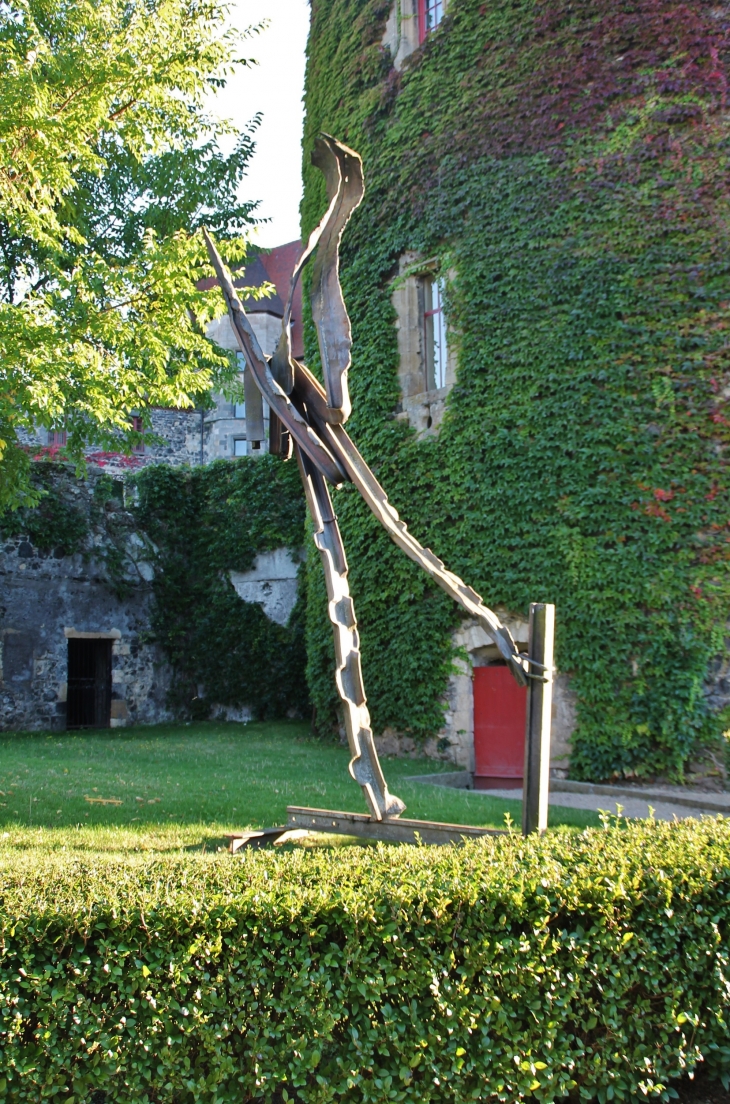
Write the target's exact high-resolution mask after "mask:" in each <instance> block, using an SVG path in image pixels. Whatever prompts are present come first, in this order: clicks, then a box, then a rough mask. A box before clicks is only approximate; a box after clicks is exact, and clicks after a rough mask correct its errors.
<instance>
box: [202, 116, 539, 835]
mask: <svg viewBox="0 0 730 1104" xmlns="http://www.w3.org/2000/svg"><path fill="white" fill-rule="evenodd" d="M312 162H313V164H314V165H316V166H317V167H318V168H319V169H321V171H322V172H323V173H324V176H325V180H326V184H327V198H328V201H329V207H328V209H327V212H326V214H325V216H324V218H323V219H322V221H321V222H320V224H319V226H318V227H317V228H316V230H314V231H313V233H312V234H311V236H310V238H309V242H308V244H307V248H306V249H305V251H304V253H303V254H302V257H301V259H300V261H299V263H298V265H297V267H296V269H295V271H294V272H293V274H292V277H291V287H290V292H289V299H288V302H287V305H286V310H285V312H284V318H283V322H282V334H281V339H280V341H279V345H278V347H277V349H276V352H275V353H274V355H273V357H271V359H270V360H268V361H267V359H266V357H265V356H264V354H263V353H262V351H261V347H260V346H259V343H258V341H257V340H256V337H255V335H254V332H253V330H252V329H251V326H250V323H249V321H248V319H247V317H246V313H245V311H244V310H243V308H242V306H241V303H240V301H239V299H238V296H237V295H236V292H235V289H234V286H233V281H232V279H231V276H230V273H229V272H228V270H227V269H226V267H225V265H224V264H223V262H222V260H221V258H220V256H219V254H218V252H217V250H216V248H215V245H214V244H213V242H212V240H211V238H210V236H209V235H208V234H207V233H206V242H207V246H208V251H209V254H210V258H211V261H212V264H213V267H214V269H215V271H216V274H217V276H218V280H219V282H220V286H221V289H222V291H223V295H224V297H225V300H226V303H227V305H228V311H229V315H230V320H231V325H232V327H233V331H234V333H235V335H236V338H237V340H238V343H239V345H240V347H241V351H242V352H243V355H244V357H245V361H246V366H247V368H248V369H249V371H250V374H251V378H252V380H253V381H255V384H256V387H257V388H258V391H259V392H260V393H261V395H262V396H263V398H265V399H266V401H267V403H268V404H269V407H270V409H271V414H272V415H273V416H274V417H275V418H277V419H278V421H279V423H280V425H281V427H283V430H284V431H285V433H288V435H289V438H290V439H291V443H292V446H293V451H294V455H295V456H296V459H297V463H298V465H299V471H300V474H301V477H302V482H303V484H304V490H305V494H306V498H307V505H308V507H309V511H310V514H311V516H312V520H313V522H314V540H315V544H316V546H317V548H318V549H319V553H320V556H321V559H322V564H323V567H324V574H325V579H326V583H327V595H328V599H329V617H330V620H331V622H332V627H333V629H334V636H335V652H336V657H337V669H336V674H335V678H336V682H337V689H338V691H339V694H340V697H341V699H342V703H343V706H344V712H345V726H346V730H347V739H348V742H349V746H350V751H351V753H352V759H351V761H350V773H351V775H352V777H353V778H354V779H355V781H356V782H358V783H359V784H360V786H361V787H362V789H363V793H364V795H365V799H366V801H367V804H368V807H369V809H370V816H371V818H372V819H373V820H375V821H387V820H388V819H391V818H395V817H398V816H399V815H400V814H401V813H402V812H403V811H404V809H405V805H404V803H403V802H402V801H401V800H400V799H399V798H398V797H395V796H394V795H393V794H391V793H389V791H388V787H387V785H386V782H385V778H384V777H383V772H382V769H381V766H380V762H379V760H378V754H377V751H376V748H375V743H374V741H373V734H372V731H371V728H370V717H369V714H368V709H367V704H366V698H365V691H364V688H363V680H362V670H361V665H360V648H359V637H358V632H357V622H356V620H355V610H354V606H353V602H352V598H351V597H350V591H349V587H348V583H347V560H346V558H345V549H344V545H343V543H342V537H341V535H340V530H339V526H338V524H337V518H336V516H335V513H334V511H333V508H332V501H331V499H330V495H329V491H328V489H327V483H328V482H329V483H332V484H333V485H334V486H340V485H342V484H343V483H345V482H352V483H354V485H355V486H356V487H357V489H358V491H359V492H360V494H361V495H362V497H363V499H364V500H365V502H366V503H367V505H368V506H369V508H370V509H371V510H372V512H373V514H374V515H375V517H376V518H377V520H378V521H379V522H380V524H381V525H382V526H383V528H384V529H385V530H386V532H387V533H388V535H389V536H390V537H391V539H392V540H393V541H394V542H395V543H396V544H397V545H398V547H399V548H401V549H402V550H403V551H404V552H405V554H406V555H407V556H409V557H410V559H412V560H413V561H414V562H415V563H417V564H418V565H419V566H420V567H422V568H423V570H424V571H425V572H426V573H427V574H428V575H430V576H431V578H432V579H433V580H434V582H436V583H437V584H438V585H439V586H440V587H441V588H442V589H443V590H445V591H446V593H447V594H449V595H450V596H451V597H452V598H453V599H454V601H456V602H458V603H459V605H460V606H461V607H462V608H463V609H464V610H466V612H467V613H469V614H471V616H472V617H474V618H476V619H477V621H478V622H479V623H480V624H481V625H482V626H483V628H485V629H486V630H487V631H488V632H489V633H490V635H491V636H492V637H493V638H494V640H495V641H496V644H497V647H498V648H499V651H500V652H501V654H502V656H503V657H504V659H505V660H506V662H507V664H508V665H509V667H510V670H511V672H512V674H513V675H514V677H515V679H516V680H517V681H518V683H519V684H520V685H522V686H524V685H526V684H527V680H528V679H530V678H537V679H539V680H540V681H541V682H545V681H547V680H546V679H545V678H543V675H542V672H540V673H538V674H537V675H534V674H532V673H531V672H530V670H529V668H530V666H533V667H534V666H536V667H538V668H539V667H540V666H541V665H540V664H536V662H535V660H533V659H530V658H529V657H528V656H526V655H522V654H520V653H518V651H517V648H516V646H515V642H514V640H513V639H512V636H511V635H510V632H509V630H508V629H507V628H506V627H505V626H504V625H503V624H502V623H501V621H500V620H499V618H498V617H497V616H496V614H494V613H493V612H492V611H491V610H490V609H488V608H487V607H486V606H485V605H484V604H483V602H482V600H481V598H480V597H479V595H478V594H477V593H476V592H475V591H474V590H472V589H471V587H468V586H466V585H465V584H464V583H463V582H462V581H461V579H459V578H458V577H457V576H456V575H454V574H452V572H450V571H448V570H447V568H446V567H445V566H444V564H443V563H442V562H441V560H439V559H438V558H437V557H436V556H434V554H433V553H432V552H430V551H429V550H428V549H427V548H423V547H422V546H421V545H420V544H419V543H418V541H417V540H415V539H414V538H413V537H412V536H411V534H410V533H409V532H408V529H407V528H406V526H405V525H404V523H403V522H402V521H401V520H400V519H399V517H398V514H397V512H396V510H394V509H393V507H392V506H391V505H390V503H389V502H388V499H387V496H386V494H385V491H384V490H383V489H382V487H381V486H380V485H379V484H378V481H377V480H376V478H375V476H374V475H373V473H372V471H371V470H370V468H369V467H368V465H367V464H366V463H365V461H364V460H363V458H362V456H361V455H360V453H359V452H358V451H357V449H356V448H355V446H354V444H353V443H352V441H351V440H350V438H349V437H348V435H347V433H346V432H345V430H344V428H343V425H344V423H345V422H346V421H347V418H348V416H349V414H350V410H351V404H350V396H349V392H348V387H347V373H348V370H349V368H350V347H351V344H352V342H351V330H350V320H349V318H348V315H347V311H346V309H345V303H344V299H343V297H342V289H341V287H340V279H339V245H340V239H341V237H342V232H343V230H344V229H345V226H346V225H347V222H348V220H349V218H350V216H351V214H352V212H353V211H354V210H355V209H356V207H357V206H358V205H359V203H360V202H361V200H362V197H363V194H364V183H363V172H362V161H361V159H360V157H359V156H358V154H356V153H355V152H354V151H353V150H351V149H348V148H347V146H344V145H342V144H341V143H340V142H337V141H336V140H335V139H334V138H332V137H330V136H329V135H327V134H323V135H322V136H321V137H320V138H319V139H318V140H317V143H316V146H315V150H314V152H313V154H312ZM315 250H316V259H315V262H314V271H313V277H312V290H311V305H312V316H313V319H314V324H315V326H316V328H317V335H318V338H319V348H320V353H321V358H322V369H323V375H324V384H325V385H324V388H322V386H321V384H320V383H319V381H318V380H317V379H316V378H315V377H314V376H313V375H312V374H311V372H309V371H308V369H307V368H306V367H305V366H304V365H303V364H301V363H300V362H299V361H297V360H295V359H294V358H293V357H292V355H291V333H290V322H291V310H292V298H293V293H294V288H295V287H296V284H297V281H298V280H299V277H300V275H301V273H302V269H303V268H304V266H305V264H306V263H307V262H308V261H309V259H310V258H311V257H312V255H313V254H314V252H315ZM249 405H250V404H249V402H248V401H247V404H246V410H247V414H248V413H249ZM251 417H256V420H257V421H259V420H260V416H259V415H258V413H257V412H254V411H253V410H251ZM257 435H258V436H260V431H259V432H258V433H257ZM287 447H288V446H287ZM543 670H545V668H544V667H543Z"/></svg>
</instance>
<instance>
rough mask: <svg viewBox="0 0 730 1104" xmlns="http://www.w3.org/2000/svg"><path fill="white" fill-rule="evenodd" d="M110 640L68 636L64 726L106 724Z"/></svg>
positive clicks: (110, 698) (109, 686) (109, 691)
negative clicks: (69, 637)
mask: <svg viewBox="0 0 730 1104" xmlns="http://www.w3.org/2000/svg"><path fill="white" fill-rule="evenodd" d="M112 643H113V642H112V641H111V640H109V639H104V638H103V637H91V638H88V637H87V638H71V639H70V640H69V642H68V692H67V697H66V728H109V721H110V717H111V703H112Z"/></svg>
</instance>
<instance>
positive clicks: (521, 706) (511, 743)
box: [474, 666, 527, 790]
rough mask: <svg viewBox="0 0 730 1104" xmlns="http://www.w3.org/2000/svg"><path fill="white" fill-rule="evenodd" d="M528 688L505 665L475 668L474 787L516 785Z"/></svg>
mask: <svg viewBox="0 0 730 1104" xmlns="http://www.w3.org/2000/svg"><path fill="white" fill-rule="evenodd" d="M526 709H527V689H526V688H525V687H524V686H518V685H517V683H516V682H515V680H514V678H513V677H512V675H511V674H510V671H509V668H508V667H507V666H495V667H475V668H474V789H476V790H492V789H517V788H519V787H520V786H521V785H522V772H523V769H524V757H525V715H526Z"/></svg>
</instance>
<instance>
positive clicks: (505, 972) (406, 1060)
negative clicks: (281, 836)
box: [0, 818, 730, 1104]
mask: <svg viewBox="0 0 730 1104" xmlns="http://www.w3.org/2000/svg"><path fill="white" fill-rule="evenodd" d="M9 843H10V844H11V843H12V840H10V841H9ZM29 855H30V852H28V851H22V850H20V849H19V850H17V851H13V850H12V848H11V847H10V846H9V844H8V843H7V842H6V845H5V846H4V849H3V850H2V851H1V852H0V886H1V899H0V925H1V932H2V934H1V940H2V942H1V947H2V958H1V960H0V963H1V964H0V1013H1V1016H2V1024H1V1029H2V1037H1V1041H0V1090H1V1093H0V1095H1V1097H2V1099H3V1100H4V1101H6V1102H8V1104H19V1102H21V1101H23V1102H26V1101H27V1102H30V1101H32V1102H33V1104H38V1102H39V1101H48V1100H54V1101H61V1100H64V1101H78V1102H80V1101H92V1100H93V1101H94V1102H95V1104H96V1102H97V1101H101V1100H104V1101H107V1102H119V1104H121V1102H124V1104H146V1102H155V1104H157V1102H166V1104H173V1102H175V1104H190V1102H193V1101H205V1102H206V1104H223V1102H225V1104H228V1102H233V1101H235V1102H236V1104H241V1102H242V1101H248V1100H261V1101H273V1100H276V1101H289V1100H297V1101H306V1102H311V1104H315V1102H316V1104H320V1102H322V1104H324V1102H325V1101H330V1100H347V1101H350V1100H352V1101H355V1100H357V1101H363V1102H370V1101H373V1102H375V1101H377V1102H385V1101H408V1102H410V1101H419V1102H425V1101H457V1100H458V1101H469V1100H501V1101H514V1100H522V1099H523V1098H526V1097H530V1096H532V1097H534V1098H535V1099H536V1100H539V1101H552V1100H556V1099H559V1098H561V1097H562V1096H566V1095H568V1094H569V1093H570V1094H571V1096H572V1097H573V1098H574V1099H581V1100H588V1099H598V1100H601V1101H603V1100H611V1099H613V1100H630V1099H636V1098H637V1097H639V1098H641V1097H642V1096H643V1095H646V1096H647V1097H653V1098H654V1099H659V1098H661V1099H667V1098H668V1096H669V1095H671V1093H672V1089H671V1085H670V1082H671V1080H672V1079H673V1078H676V1077H678V1076H680V1075H682V1074H683V1073H686V1072H687V1071H692V1070H693V1069H694V1068H695V1067H696V1066H697V1064H698V1063H699V1062H701V1061H703V1060H704V1061H705V1062H708V1063H711V1064H712V1067H713V1072H714V1074H715V1075H718V1074H722V1072H723V1071H725V1072H727V1071H728V1070H729V1069H730V1031H729V1030H728V1013H729V1009H730V982H729V972H730V971H729V966H728V950H729V946H728V943H729V935H730V820H723V819H722V818H718V819H716V820H710V819H707V820H703V821H702V822H684V823H676V824H664V823H654V822H651V821H648V822H644V823H641V822H640V823H635V824H631V825H629V826H625V825H621V824H619V823H616V822H611V823H607V824H606V825H605V827H604V828H603V829H591V830H587V831H585V832H583V833H582V834H580V835H576V834H569V833H565V834H552V835H550V836H548V837H545V838H542V839H531V840H529V841H524V840H522V839H521V838H519V837H516V836H507V837H503V838H498V839H490V840H485V841H481V842H477V843H470V844H467V845H466V846H464V847H458V848H457V847H453V848H447V849H435V848H425V847H423V848H417V847H401V848H387V847H381V848H373V849H370V848H362V849H359V848H353V849H347V850H345V851H344V852H343V850H342V849H339V850H336V851H321V852H312V851H310V852H304V851H296V852H291V853H289V854H273V853H263V852H261V853H253V854H247V855H244V857H243V858H242V859H241V860H239V859H232V858H230V857H229V856H227V855H205V854H189V853H188V854H185V853H180V854H177V855H173V856H169V855H167V856H158V857H154V856H153V857H150V856H149V855H146V856H145V855H143V854H139V855H136V856H134V855H133V856H131V857H129V856H122V855H115V854H105V855H101V854H96V855H95V854H93V853H92V854H91V855H89V854H88V853H86V854H82V853H81V852H76V853H73V852H72V851H67V852H56V853H45V854H44V855H42V856H41V857H40V858H39V857H37V856H35V855H34V856H33V857H32V860H30V859H29Z"/></svg>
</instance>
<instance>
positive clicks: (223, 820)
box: [0, 721, 598, 850]
mask: <svg viewBox="0 0 730 1104" xmlns="http://www.w3.org/2000/svg"><path fill="white" fill-rule="evenodd" d="M348 758H349V756H348V752H347V749H346V748H344V747H339V746H337V745H334V744H328V743H323V742H322V741H320V740H316V739H313V738H312V737H311V735H310V734H309V727H308V725H306V724H303V723H300V722H291V721H276V722H266V723H255V722H252V723H249V724H246V725H243V724H225V723H224V724H221V723H215V722H210V723H206V724H190V725H180V724H176V725H159V726H155V727H140V728H133V729H116V730H111V731H110V730H102V731H96V732H62V733H53V734H48V733H32V734H28V733H22V734H16V735H13V734H9V733H6V734H3V735H2V736H0V840H1V841H2V843H3V844H4V845H5V846H8V845H9V846H38V845H40V846H44V847H47V846H68V845H71V846H73V847H89V848H93V849H99V848H103V849H107V848H110V849H114V850H118V849H122V850H127V849H138V848H151V849H153V850H158V849H168V848H178V847H181V846H182V847H195V848H198V847H201V846H206V847H212V848H215V847H219V846H222V845H223V843H224V840H223V837H224V835H225V833H226V832H227V831H230V830H235V829H240V828H247V827H261V826H266V825H276V824H284V823H285V822H286V807H287V805H312V806H315V807H317V808H327V809H345V810H350V811H354V812H366V808H365V804H364V801H363V798H362V794H361V792H360V789H359V787H358V786H357V784H356V783H355V782H353V781H352V779H351V778H350V776H349V774H348V771H347V763H348ZM383 767H384V770H385V775H386V778H387V779H388V783H389V786H390V789H391V790H392V791H393V792H394V793H396V794H398V796H399V797H401V798H402V799H403V800H404V801H405V802H406V804H407V806H408V809H407V814H406V815H407V816H410V817H415V818H417V819H422V820H445V821H451V822H453V823H456V824H482V825H489V826H493V827H504V823H505V814H506V813H509V815H510V816H511V817H512V819H513V821H514V822H515V823H516V824H518V825H519V822H520V815H521V814H520V804H519V802H517V801H507V800H502V799H500V798H490V797H483V796H481V795H479V794H474V793H470V792H467V791H465V790H454V789H447V788H446V787H443V788H442V787H435V786H424V785H419V784H418V783H413V782H407V781H405V779H406V777H407V776H408V775H414V774H426V773H436V772H438V771H441V770H444V769H448V767H447V766H446V765H444V764H441V763H436V762H434V761H433V760H429V759H387V760H385V761H384V763H383ZM102 801H106V802H109V801H114V802H115V804H102ZM550 813H551V825H554V826H556V827H557V826H575V827H584V826H586V825H591V824H598V816H597V815H596V814H594V813H590V812H583V811H581V810H575V809H558V808H555V807H553V808H551V810H550ZM320 838H321V837H320ZM331 842H334V840H333V841H331Z"/></svg>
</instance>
